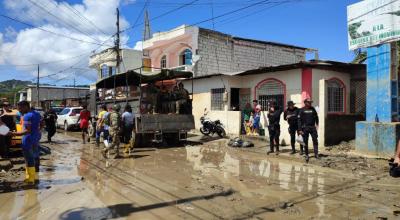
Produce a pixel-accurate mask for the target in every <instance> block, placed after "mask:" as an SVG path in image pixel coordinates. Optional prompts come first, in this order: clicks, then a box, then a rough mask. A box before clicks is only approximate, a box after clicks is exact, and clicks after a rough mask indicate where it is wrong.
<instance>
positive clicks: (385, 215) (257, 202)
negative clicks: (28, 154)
mask: <svg viewBox="0 0 400 220" xmlns="http://www.w3.org/2000/svg"><path fill="white" fill-rule="evenodd" d="M77 137H78V135H77V134H76V133H75V134H73V135H71V134H62V133H61V134H60V133H58V134H57V137H56V141H57V143H56V144H52V145H48V146H49V147H50V148H51V149H52V154H51V155H50V156H45V157H44V160H42V167H41V172H40V178H41V182H40V184H39V186H38V187H37V189H26V188H24V187H22V186H21V185H20V184H19V181H21V180H22V179H23V177H22V173H23V172H22V171H20V172H19V173H20V174H21V175H19V176H18V177H16V178H17V179H14V180H10V178H8V179H6V180H3V182H2V183H1V184H0V219H379V218H381V219H400V216H396V213H397V212H396V211H399V210H400V201H399V198H400V184H398V180H396V179H391V178H388V177H387V173H381V174H379V175H363V176H358V175H354V173H352V172H351V171H345V170H338V169H331V168H326V167H321V166H317V165H313V164H304V163H303V162H302V161H299V160H290V159H287V158H279V157H276V156H275V157H268V156H266V155H265V154H264V153H260V152H257V151H254V150H253V151H251V150H250V151H246V150H243V149H235V148H229V147H227V146H226V140H201V142H202V143H199V142H190V143H189V144H188V145H186V146H181V147H169V148H166V147H164V148H154V147H149V148H138V149H135V150H134V152H133V153H131V155H124V157H123V158H119V159H107V160H106V159H104V158H103V157H102V156H101V153H100V151H99V149H97V148H96V147H95V146H94V145H91V144H86V145H82V144H81V143H80V142H79V139H78V138H77ZM197 140H198V139H197ZM0 178H1V177H0Z"/></svg>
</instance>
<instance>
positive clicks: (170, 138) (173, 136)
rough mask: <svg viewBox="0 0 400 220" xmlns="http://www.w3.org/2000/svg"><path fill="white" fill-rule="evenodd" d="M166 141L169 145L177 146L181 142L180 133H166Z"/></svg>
mask: <svg viewBox="0 0 400 220" xmlns="http://www.w3.org/2000/svg"><path fill="white" fill-rule="evenodd" d="M164 139H165V142H166V143H167V145H169V146H176V145H178V144H179V133H169V134H165V135H164Z"/></svg>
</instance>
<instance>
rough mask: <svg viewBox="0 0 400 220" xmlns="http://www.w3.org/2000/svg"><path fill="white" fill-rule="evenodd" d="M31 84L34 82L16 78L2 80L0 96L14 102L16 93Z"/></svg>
mask: <svg viewBox="0 0 400 220" xmlns="http://www.w3.org/2000/svg"><path fill="white" fill-rule="evenodd" d="M29 84H32V82H31V81H23V80H16V79H12V80H6V81H2V82H0V98H6V99H8V100H9V102H11V103H14V96H15V94H16V93H17V92H18V91H20V90H21V89H23V88H24V87H26V86H27V85H29ZM17 99H18V97H17Z"/></svg>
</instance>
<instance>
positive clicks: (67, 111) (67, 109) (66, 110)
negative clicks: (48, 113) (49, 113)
mask: <svg viewBox="0 0 400 220" xmlns="http://www.w3.org/2000/svg"><path fill="white" fill-rule="evenodd" d="M69 110H70V109H69V108H65V109H63V110H62V111H61V113H60V115H66V114H68V113H69Z"/></svg>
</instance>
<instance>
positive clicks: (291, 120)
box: [283, 101, 303, 155]
mask: <svg viewBox="0 0 400 220" xmlns="http://www.w3.org/2000/svg"><path fill="white" fill-rule="evenodd" d="M287 105H288V108H287V109H286V110H285V112H284V113H283V119H284V120H285V121H287V123H288V124H289V134H290V145H291V146H292V153H291V154H295V153H296V148H295V143H296V132H297V130H298V124H297V121H298V119H297V115H298V113H299V109H298V108H297V107H296V106H294V103H293V101H288V102H287ZM302 154H303V146H302V145H300V155H302Z"/></svg>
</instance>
